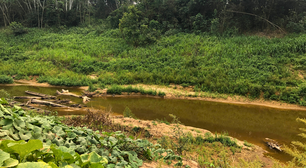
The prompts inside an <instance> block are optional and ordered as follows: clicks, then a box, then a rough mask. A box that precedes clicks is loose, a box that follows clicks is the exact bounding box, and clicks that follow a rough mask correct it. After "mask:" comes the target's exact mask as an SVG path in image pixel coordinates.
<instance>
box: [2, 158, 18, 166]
mask: <svg viewBox="0 0 306 168" xmlns="http://www.w3.org/2000/svg"><path fill="white" fill-rule="evenodd" d="M18 163H19V161H18V160H16V159H13V158H9V159H7V160H5V161H4V163H3V165H2V167H15V166H17V165H18Z"/></svg>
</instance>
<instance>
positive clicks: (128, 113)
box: [123, 107, 136, 118]
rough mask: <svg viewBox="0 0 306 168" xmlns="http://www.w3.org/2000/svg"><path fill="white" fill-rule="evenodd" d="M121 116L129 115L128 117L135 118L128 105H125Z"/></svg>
mask: <svg viewBox="0 0 306 168" xmlns="http://www.w3.org/2000/svg"><path fill="white" fill-rule="evenodd" d="M123 116H124V117H129V118H136V116H135V114H134V113H132V110H131V109H130V108H129V107H125V109H124V111H123Z"/></svg>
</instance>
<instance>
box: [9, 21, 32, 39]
mask: <svg viewBox="0 0 306 168" xmlns="http://www.w3.org/2000/svg"><path fill="white" fill-rule="evenodd" d="M10 29H11V30H12V31H13V33H14V35H15V36H18V35H22V34H25V33H27V32H28V31H27V30H26V28H25V27H23V26H22V24H21V23H18V22H12V23H11V24H10Z"/></svg>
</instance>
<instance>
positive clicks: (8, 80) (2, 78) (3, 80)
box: [0, 75, 14, 84]
mask: <svg viewBox="0 0 306 168" xmlns="http://www.w3.org/2000/svg"><path fill="white" fill-rule="evenodd" d="M0 83H2V84H10V83H14V80H13V78H12V77H9V76H6V75H0Z"/></svg>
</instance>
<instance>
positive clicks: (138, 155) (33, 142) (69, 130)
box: [0, 104, 182, 168]
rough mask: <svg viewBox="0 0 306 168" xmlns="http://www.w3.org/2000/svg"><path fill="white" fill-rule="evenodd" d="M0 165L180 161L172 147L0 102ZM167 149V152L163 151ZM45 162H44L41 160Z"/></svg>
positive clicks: (120, 164)
mask: <svg viewBox="0 0 306 168" xmlns="http://www.w3.org/2000/svg"><path fill="white" fill-rule="evenodd" d="M0 126H1V128H2V129H1V130H0V139H1V141H0V166H1V165H2V166H7V167H13V166H16V165H17V164H18V163H19V164H18V167H38V166H45V167H48V166H51V167H65V166H68V167H69V166H72V167H75V166H79V167H84V168H88V167H101V168H103V167H132V168H136V167H139V166H141V165H142V162H143V161H142V159H149V160H152V159H155V158H158V159H162V158H163V159H164V160H168V161H169V162H171V161H172V160H178V161H179V162H181V161H182V158H181V157H179V156H177V155H175V154H174V152H173V151H171V150H166V149H163V148H161V147H160V146H159V145H153V144H151V143H149V142H148V141H147V140H141V139H138V140H135V141H134V140H132V139H130V138H126V136H125V135H124V134H122V133H120V132H103V133H102V134H100V133H99V131H98V132H94V131H93V130H91V129H88V128H86V127H83V128H80V127H77V128H76V127H69V126H66V125H64V124H62V123H60V122H59V121H58V120H57V119H56V118H55V117H54V116H38V115H37V116H33V117H31V116H29V115H27V113H26V112H25V111H23V110H22V109H21V108H20V107H14V108H6V107H4V106H3V105H1V104H0ZM165 152H167V155H166V156H164V155H162V154H163V153H165ZM44 162H45V163H44Z"/></svg>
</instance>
